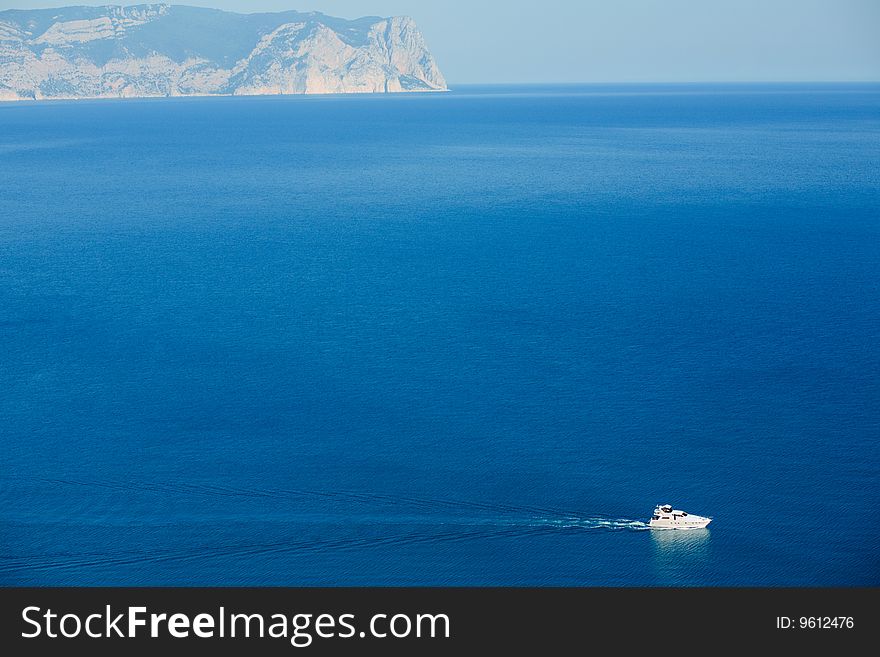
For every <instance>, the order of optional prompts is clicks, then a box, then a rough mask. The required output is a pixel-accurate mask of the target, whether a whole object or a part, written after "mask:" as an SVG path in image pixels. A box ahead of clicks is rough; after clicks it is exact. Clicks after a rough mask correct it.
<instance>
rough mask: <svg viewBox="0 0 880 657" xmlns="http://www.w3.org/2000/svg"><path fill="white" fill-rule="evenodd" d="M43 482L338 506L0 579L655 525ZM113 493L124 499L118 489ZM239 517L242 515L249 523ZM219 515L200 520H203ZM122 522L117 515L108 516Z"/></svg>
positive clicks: (16, 565) (434, 502) (391, 499)
mask: <svg viewBox="0 0 880 657" xmlns="http://www.w3.org/2000/svg"><path fill="white" fill-rule="evenodd" d="M41 482H42V485H45V484H50V485H52V486H59V487H92V488H99V489H105V490H108V491H113V492H116V493H123V492H128V493H134V492H137V493H143V494H149V495H158V496H162V497H163V498H165V499H167V498H170V497H175V496H180V497H181V499H188V498H190V497H191V496H193V495H198V496H207V497H211V498H219V499H221V500H222V499H223V498H229V497H235V498H253V499H266V500H273V501H276V502H281V501H284V500H287V501H299V502H302V501H303V500H306V499H310V500H325V501H329V502H331V503H332V504H330V505H329V506H330V511H328V510H327V509H324V510H323V512H322V513H320V514H318V515H313V516H308V515H307V516H300V515H296V514H295V513H294V514H293V515H285V514H284V513H283V511H279V506H280V507H281V508H283V506H284V505H277V504H274V505H272V507H271V515H270V516H268V517H267V516H259V517H256V518H254V520H255V521H256V522H261V523H269V524H268V525H267V526H269V527H270V529H269V530H267V531H266V532H265V533H263V534H261V535H263V536H265V537H266V538H267V539H272V540H265V541H263V542H260V541H256V542H248V543H241V542H230V543H226V542H224V541H223V540H222V539H221V538H220V537H219V536H217V537H216V540H215V541H214V542H208V541H204V540H203V541H201V542H198V543H197V544H192V543H191V544H189V545H186V546H185V547H181V548H177V549H175V548H169V547H167V546H161V545H154V546H152V547H150V548H149V549H144V550H136V551H135V550H128V551H113V552H112V553H111V552H105V551H91V552H90V551H84V552H60V551H59V552H54V551H53V552H52V553H43V554H39V555H30V556H22V555H15V556H11V555H3V554H0V581H11V579H20V578H21V577H22V576H24V574H25V573H28V572H30V573H38V572H40V571H53V572H54V571H59V572H64V571H70V572H78V571H81V570H83V569H102V570H104V571H105V572H106V569H108V568H112V567H127V566H133V565H136V564H149V563H154V564H161V563H166V562H187V561H204V560H212V559H218V560H228V559H244V558H250V557H257V556H260V555H272V554H277V555H282V554H287V555H292V556H295V555H302V556H306V555H309V554H318V555H320V554H326V553H329V552H354V551H367V550H374V549H386V550H387V549H388V548H404V547H408V546H413V547H415V546H419V545H431V544H448V543H457V542H465V541H476V540H481V541H485V540H495V539H499V540H500V539H506V538H524V537H536V538H537V537H540V536H547V535H551V534H553V533H555V534H562V533H565V532H567V533H569V534H571V535H575V533H577V534H582V533H583V532H584V531H590V532H595V531H600V532H614V531H617V532H620V531H643V530H647V529H649V527H648V525H647V524H646V523H644V522H642V521H639V520H632V519H626V518H616V517H609V516H602V515H595V514H590V515H587V514H581V513H575V512H570V511H564V510H560V509H552V508H547V507H542V506H532V505H513V504H503V503H490V502H476V501H469V500H455V499H434V498H423V497H408V496H394V495H386V494H374V493H366V492H358V491H317V490H304V489H296V490H294V489H280V488H279V489H252V488H236V487H231V486H216V485H199V484H164V483H152V482H131V481H125V482H123V481H101V482H95V481H76V480H62V479H51V480H48V479H44V480H41ZM112 497H114V498H116V495H113V496H112ZM300 506H301V504H300ZM248 521H249V519H248V518H246V517H245V518H243V517H241V516H237V517H236V519H235V520H234V522H248ZM118 522H121V523H123V524H125V525H126V526H127V527H132V526H134V527H137V526H147V525H150V524H151V523H152V522H155V519H144V520H142V521H141V522H140V523H139V521H138V519H133V518H126V519H124V520H118ZM210 522H216V519H214V520H211V519H206V520H204V521H202V520H197V521H192V523H191V524H193V525H196V526H200V525H202V524H204V523H210ZM108 524H111V525H112V524H114V521H112V520H110V521H108Z"/></svg>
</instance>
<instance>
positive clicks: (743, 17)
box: [0, 0, 880, 84]
mask: <svg viewBox="0 0 880 657" xmlns="http://www.w3.org/2000/svg"><path fill="white" fill-rule="evenodd" d="M65 4H136V3H133V2H124V1H123V2H120V0H116V2H115V3H113V2H111V1H108V2H88V0H85V1H83V0H56V1H55V2H52V1H51V0H50V1H49V2H40V1H34V0H12V1H11V2H10V1H9V0H0V8H2V9H10V8H32V7H54V6H60V5H65ZM170 4H188V5H199V6H207V7H217V8H220V9H230V10H234V11H239V12H255V11H279V10H283V9H298V10H301V11H310V10H315V11H321V12H324V13H325V14H330V15H334V16H342V17H344V18H357V17H359V16H364V15H380V16H390V15H396V14H408V15H410V16H413V17H414V18H415V19H416V20H417V21H418V22H419V25H420V26H421V28H422V31H423V32H424V34H425V37H426V39H427V40H428V45H429V47H430V48H431V50H432V52H433V53H434V55H435V57H436V58H437V61H438V63H439V65H440V68H441V70H442V71H443V72H444V74H445V75H446V77H447V78H448V79H449V81H450V82H451V83H453V84H454V83H456V82H458V83H467V82H606V81H627V82H635V81H706V80H716V81H732V80H744V81H748V80H755V81H757V80H790V81H804V80H880V0H604V1H602V2H599V1H595V0H443V1H442V2H441V1H422V2H415V1H412V0H411V1H406V0H256V1H254V2H246V1H245V0H189V1H186V2H180V3H173V2H172V3H170Z"/></svg>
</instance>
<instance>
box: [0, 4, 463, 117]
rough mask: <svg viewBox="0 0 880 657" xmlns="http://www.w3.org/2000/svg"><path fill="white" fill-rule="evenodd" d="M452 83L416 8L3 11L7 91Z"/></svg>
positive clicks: (351, 88)
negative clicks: (351, 15) (400, 12)
mask: <svg viewBox="0 0 880 657" xmlns="http://www.w3.org/2000/svg"><path fill="white" fill-rule="evenodd" d="M446 89H447V86H446V81H445V79H444V77H443V74H442V73H441V72H440V70H439V68H438V66H437V64H436V62H435V61H434V58H433V56H432V55H431V53H430V51H429V50H428V48H427V45H426V44H425V41H424V38H423V36H422V34H421V32H420V31H419V29H418V26H417V25H416V23H415V21H414V20H413V19H412V18H410V17H407V16H394V17H389V18H381V17H377V16H367V17H364V18H360V19H356V20H345V19H341V18H335V17H332V16H327V15H325V14H321V13H319V12H299V11H286V12H278V13H256V14H238V13H233V12H226V11H221V10H219V9H205V8H200V7H189V6H186V5H168V4H142V5H132V6H125V7H123V6H118V5H108V6H103V7H80V6H70V7H60V8H57V9H37V10H20V9H12V10H5V11H0V100H44V99H70V98H126V97H154V96H190V95H269V94H311V93H388V92H403V91H445V90H446Z"/></svg>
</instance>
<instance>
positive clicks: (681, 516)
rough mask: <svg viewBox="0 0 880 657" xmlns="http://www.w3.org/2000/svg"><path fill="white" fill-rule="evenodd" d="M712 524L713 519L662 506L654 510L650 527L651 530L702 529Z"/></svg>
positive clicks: (665, 505) (667, 505)
mask: <svg viewBox="0 0 880 657" xmlns="http://www.w3.org/2000/svg"><path fill="white" fill-rule="evenodd" d="M710 522H712V518H706V517H703V516H695V515H693V514H691V513H685V512H684V511H679V510H678V509H673V508H672V506H671V505H670V504H661V505H659V506H658V507H657V508H656V509H654V515H653V516H651V521H650V522H649V523H648V525H649V526H650V527H651V529H702V528H703V527H705V526H706V525H708V524H709V523H710Z"/></svg>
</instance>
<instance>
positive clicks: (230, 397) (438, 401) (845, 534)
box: [0, 86, 880, 586]
mask: <svg viewBox="0 0 880 657" xmlns="http://www.w3.org/2000/svg"><path fill="white" fill-rule="evenodd" d="M878 162H880V87H878V86H813V87H809V86H755V87H749V86H730V87H726V86H675V87H638V86H626V87H611V86H596V87H559V88H551V87H546V88H537V87H520V88H506V87H496V88H463V89H460V90H457V91H455V92H454V93H451V94H439V95H433V94H432V95H414V96H393V97H336V98H333V97H310V98H302V97H298V98H217V99H171V100H143V101H121V102H106V101H102V102H55V103H45V104H30V103H23V104H4V105H0V445H2V451H0V584H5V585H56V584H73V585H100V584H109V585H125V584H147V585H158V584H170V585H204V584H207V585H224V584H225V585H242V584H252V585H375V584H380V585H396V584H400V585H416V584H427V585H481V584H488V585H684V586H692V585H696V586H702V585H773V586H776V585H865V584H873V585H878V584H880V557H878V548H880V529H878V527H880V524H878V519H880V349H878V345H880V166H878ZM661 502H662V503H665V502H670V503H673V504H675V505H677V506H679V507H681V508H684V509H685V510H689V511H692V512H694V513H699V514H705V515H712V516H714V517H715V521H714V522H713V524H712V525H711V529H709V530H706V531H697V532H666V533H660V532H652V531H649V530H646V529H645V528H644V526H643V524H642V523H643V521H645V520H646V519H647V517H648V515H649V514H650V512H651V510H652V508H653V506H654V505H655V504H656V503H661Z"/></svg>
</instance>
